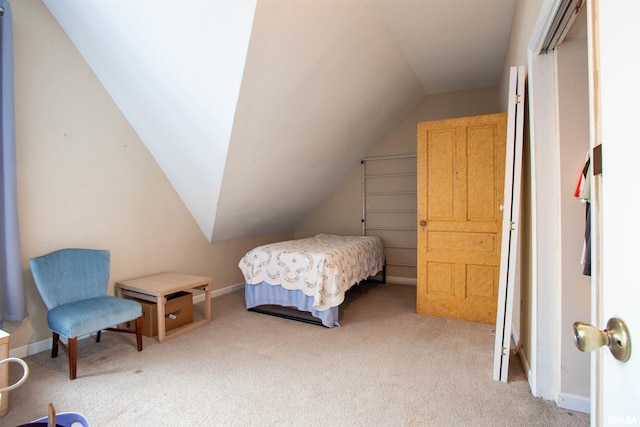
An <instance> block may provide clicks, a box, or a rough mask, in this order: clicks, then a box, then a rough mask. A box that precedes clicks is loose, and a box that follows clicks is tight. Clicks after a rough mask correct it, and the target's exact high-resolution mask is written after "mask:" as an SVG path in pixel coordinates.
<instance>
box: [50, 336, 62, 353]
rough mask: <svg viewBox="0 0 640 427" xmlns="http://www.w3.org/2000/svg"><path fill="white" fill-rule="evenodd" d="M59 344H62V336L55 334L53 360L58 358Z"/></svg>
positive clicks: (52, 350)
mask: <svg viewBox="0 0 640 427" xmlns="http://www.w3.org/2000/svg"><path fill="white" fill-rule="evenodd" d="M58 342H60V334H56V333H55V332H54V333H53V341H52V345H51V358H52V359H55V358H56V357H58Z"/></svg>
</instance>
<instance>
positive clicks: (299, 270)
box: [238, 234, 384, 311]
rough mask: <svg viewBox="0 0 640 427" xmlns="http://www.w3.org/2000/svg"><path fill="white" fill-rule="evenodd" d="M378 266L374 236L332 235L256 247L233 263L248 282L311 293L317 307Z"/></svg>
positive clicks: (380, 252)
mask: <svg viewBox="0 0 640 427" xmlns="http://www.w3.org/2000/svg"><path fill="white" fill-rule="evenodd" d="M383 265H384V249H383V246H382V241H381V240H380V239H379V238H378V237H373V236H336V235H331V234H319V235H317V236H315V237H310V238H307V239H298V240H289V241H286V242H278V243H271V244H268V245H263V246H258V247H257V248H255V249H252V250H250V251H249V252H247V254H246V255H245V256H244V257H243V258H242V259H241V260H240V263H239V264H238V266H239V267H240V270H242V273H243V274H244V278H245V281H246V282H247V285H255V284H258V283H261V282H267V283H269V284H271V285H280V286H282V287H283V288H285V289H289V290H298V289H299V290H301V291H302V292H303V293H304V294H305V295H308V296H312V297H313V298H314V303H313V308H315V309H316V310H320V311H322V310H327V309H329V308H331V307H335V306H338V305H340V304H341V303H342V301H344V295H345V292H346V291H347V290H348V289H349V288H350V287H351V286H353V285H355V284H356V283H358V282H360V281H361V280H364V279H366V278H367V277H369V276H373V275H375V274H377V273H378V272H380V271H381V270H382V267H383Z"/></svg>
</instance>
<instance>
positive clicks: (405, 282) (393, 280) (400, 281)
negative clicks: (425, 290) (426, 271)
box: [387, 276, 418, 286]
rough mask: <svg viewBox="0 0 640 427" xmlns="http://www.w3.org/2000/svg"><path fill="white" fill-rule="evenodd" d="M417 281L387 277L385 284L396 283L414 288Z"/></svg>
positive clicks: (407, 278)
mask: <svg viewBox="0 0 640 427" xmlns="http://www.w3.org/2000/svg"><path fill="white" fill-rule="evenodd" d="M417 282H418V280H417V279H412V278H410V277H393V276H387V283H396V284H398V285H413V286H416V284H417Z"/></svg>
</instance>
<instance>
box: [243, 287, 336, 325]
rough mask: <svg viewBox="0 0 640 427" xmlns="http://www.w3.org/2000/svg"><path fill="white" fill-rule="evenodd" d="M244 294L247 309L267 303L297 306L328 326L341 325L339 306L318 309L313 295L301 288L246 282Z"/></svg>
mask: <svg viewBox="0 0 640 427" xmlns="http://www.w3.org/2000/svg"><path fill="white" fill-rule="evenodd" d="M244 294H245V301H246V304H247V309H250V308H254V307H258V306H260V305H267V304H271V305H280V306H284V307H295V308H297V309H298V310H301V311H306V312H308V313H311V315H312V316H313V317H315V318H318V319H320V321H322V324H323V325H324V326H326V327H327V328H332V327H334V326H340V324H339V323H338V307H337V306H336V307H331V308H329V309H327V310H323V311H318V310H316V309H314V308H313V297H312V296H307V295H305V294H303V293H302V291H300V290H289V289H285V288H283V287H282V286H279V285H271V284H269V283H267V282H260V283H258V284H256V285H250V284H245V285H244Z"/></svg>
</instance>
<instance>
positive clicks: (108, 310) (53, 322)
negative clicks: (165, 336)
mask: <svg viewBox="0 0 640 427" xmlns="http://www.w3.org/2000/svg"><path fill="white" fill-rule="evenodd" d="M139 316H142V306H141V305H140V303H138V302H135V301H131V300H128V299H123V298H116V297H113V296H108V295H103V296H100V297H95V298H90V299H86V300H82V301H74V302H70V303H67V304H63V305H59V306H57V307H55V308H53V309H51V310H49V312H48V313H47V322H48V323H49V329H51V331H53V332H55V333H58V334H60V335H62V336H64V337H68V338H72V337H78V336H81V335H85V334H89V333H91V332H95V331H99V330H101V329H106V328H108V327H110V326H113V325H116V324H118V323H123V322H125V321H128V320H131V319H135V318H137V317H139Z"/></svg>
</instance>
